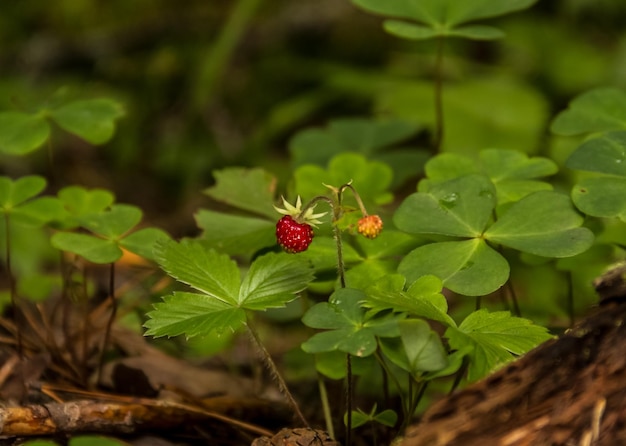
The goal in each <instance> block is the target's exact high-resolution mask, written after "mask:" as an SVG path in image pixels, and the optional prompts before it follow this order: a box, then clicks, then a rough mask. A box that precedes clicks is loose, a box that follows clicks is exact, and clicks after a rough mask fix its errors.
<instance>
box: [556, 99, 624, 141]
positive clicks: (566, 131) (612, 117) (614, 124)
mask: <svg viewBox="0 0 626 446" xmlns="http://www.w3.org/2000/svg"><path fill="white" fill-rule="evenodd" d="M624 129H626V93H625V92H624V91H622V90H619V89H617V88H596V89H594V90H590V91H587V92H585V93H583V94H581V95H580V96H578V97H576V98H575V99H574V100H573V101H571V102H570V104H569V107H568V108H567V110H565V111H562V112H561V113H559V114H558V115H557V117H556V118H555V119H554V121H553V122H552V126H551V130H552V132H553V133H556V134H558V135H581V134H585V133H595V132H606V131H610V130H624Z"/></svg>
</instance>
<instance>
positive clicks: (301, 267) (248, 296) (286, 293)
mask: <svg viewBox="0 0 626 446" xmlns="http://www.w3.org/2000/svg"><path fill="white" fill-rule="evenodd" d="M311 280H313V269H312V268H311V265H310V263H309V262H307V261H306V260H305V259H303V258H299V257H295V258H294V256H292V255H289V254H286V253H280V254H276V253H269V254H266V255H264V256H262V257H258V258H257V259H255V260H254V262H253V263H252V265H251V266H250V269H249V270H248V273H247V274H246V276H245V278H244V280H243V282H242V284H241V288H240V290H239V298H238V304H239V306H241V307H243V308H246V309H249V310H265V309H267V308H271V307H283V306H284V305H285V304H286V303H287V302H289V301H291V300H293V299H295V298H296V294H297V293H299V292H300V291H302V290H304V289H305V288H306V286H307V284H308V283H309V282H310V281H311Z"/></svg>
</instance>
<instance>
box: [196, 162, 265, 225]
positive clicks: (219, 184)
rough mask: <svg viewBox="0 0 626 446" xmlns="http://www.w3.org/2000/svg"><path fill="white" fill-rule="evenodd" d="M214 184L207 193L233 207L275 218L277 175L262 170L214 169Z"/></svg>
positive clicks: (205, 191)
mask: <svg viewBox="0 0 626 446" xmlns="http://www.w3.org/2000/svg"><path fill="white" fill-rule="evenodd" d="M213 176H214V177H215V182H216V184H215V186H212V187H210V188H208V189H205V190H204V193H205V194H207V195H208V196H210V197H211V198H214V199H215V200H218V201H221V202H222V203H226V204H228V205H230V206H233V207H236V208H239V209H243V210H246V211H249V212H253V213H255V214H258V215H262V216H265V217H269V218H271V219H274V218H275V217H276V211H274V208H273V207H272V206H273V204H274V195H275V193H276V178H275V177H274V176H273V175H272V174H270V173H268V172H266V171H265V170H263V169H260V168H257V169H245V168H241V167H230V168H227V169H222V170H217V171H214V172H213Z"/></svg>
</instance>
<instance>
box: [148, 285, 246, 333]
mask: <svg viewBox="0 0 626 446" xmlns="http://www.w3.org/2000/svg"><path fill="white" fill-rule="evenodd" d="M148 317H149V319H148V320H147V321H146V323H145V324H144V326H145V327H146V328H147V329H148V330H147V331H146V333H145V334H146V336H154V337H159V336H179V335H182V334H184V335H185V336H187V337H193V336H203V335H207V334H210V333H212V332H217V333H220V332H223V331H226V330H236V329H237V328H239V327H241V326H242V325H243V324H244V323H245V321H246V313H245V311H244V310H242V309H241V308H237V307H235V306H233V305H232V304H231V303H230V302H227V301H226V300H224V299H219V298H217V299H216V298H215V296H213V295H206V294H198V293H187V292H177V291H176V292H174V293H173V294H171V295H168V296H165V297H164V298H163V302H161V303H157V304H155V305H154V310H153V311H151V312H149V313H148Z"/></svg>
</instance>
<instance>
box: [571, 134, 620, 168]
mask: <svg viewBox="0 0 626 446" xmlns="http://www.w3.org/2000/svg"><path fill="white" fill-rule="evenodd" d="M566 165H567V167H569V168H570V169H575V170H585V171H590V172H599V173H606V174H611V175H618V176H620V177H626V131H615V132H607V133H605V134H603V135H601V136H599V137H597V138H593V139H590V140H588V141H585V142H584V143H583V144H581V145H580V146H579V147H578V148H577V149H576V150H575V151H574V152H573V153H572V154H571V155H570V157H569V158H568V159H567V162H566Z"/></svg>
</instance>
